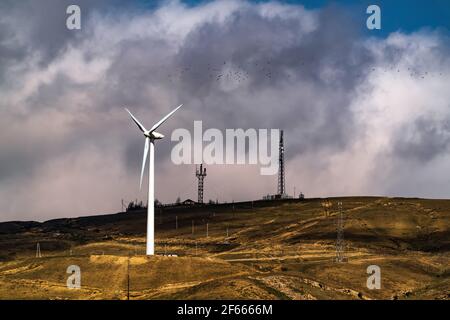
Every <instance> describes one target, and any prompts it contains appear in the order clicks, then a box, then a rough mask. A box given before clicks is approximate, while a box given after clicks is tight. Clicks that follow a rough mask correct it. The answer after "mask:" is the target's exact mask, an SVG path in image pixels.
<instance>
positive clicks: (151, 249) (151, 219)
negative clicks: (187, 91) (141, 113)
mask: <svg viewBox="0 0 450 320" xmlns="http://www.w3.org/2000/svg"><path fill="white" fill-rule="evenodd" d="M181 106H182V104H181V105H179V106H178V107H177V108H176V109H175V110H173V111H172V112H170V113H169V114H168V115H167V116H165V117H164V118H162V119H161V120H159V121H158V122H157V123H155V124H154V125H153V127H151V129H150V130H147V129H145V127H144V126H143V125H142V124H141V123H140V122H139V121H138V119H136V118H135V117H134V116H133V115H132V114H131V112H130V110H128V109H127V108H125V110H126V111H127V112H128V113H129V114H130V116H131V118H132V119H133V121H134V123H136V125H137V126H138V128H139V129H140V130H141V131H142V133H143V134H144V136H145V146H144V156H143V158H142V169H141V180H140V184H139V188H142V177H143V175H144V168H145V162H146V161H147V155H148V149H149V147H150V160H149V163H150V164H149V170H148V204H147V255H154V254H155V144H154V141H155V140H158V139H162V138H164V135H162V134H161V133H158V132H156V131H155V130H156V129H158V127H159V126H160V125H162V124H163V123H164V122H165V121H166V120H167V119H169V117H170V116H171V115H173V114H174V113H175V111H177V110H178V109H180V108H181Z"/></svg>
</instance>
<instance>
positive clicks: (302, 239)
mask: <svg viewBox="0 0 450 320" xmlns="http://www.w3.org/2000/svg"><path fill="white" fill-rule="evenodd" d="M329 200H330V201H331V202H332V203H333V206H332V207H331V210H330V214H329V215H328V216H326V215H325V212H324V209H323V207H322V206H321V203H322V201H323V200H322V199H308V200H303V201H300V200H285V201H284V200H283V201H282V200H279V201H261V202H253V203H251V202H247V203H236V204H234V205H233V204H228V205H214V206H204V207H195V208H165V209H158V211H157V212H156V217H155V227H156V252H157V253H158V254H159V255H157V256H154V257H146V256H145V255H144V253H145V227H146V214H145V212H134V213H118V214H112V215H102V216H93V217H83V218H74V219H58V220H51V221H47V222H44V223H37V222H7V223H1V224H0V259H1V260H0V298H1V299H8V298H14V299H16V298H26V299H66V298H68V299H125V298H126V297H127V279H128V276H127V274H128V264H129V274H130V298H131V299H218V298H227V299H449V298H450V272H449V267H448V266H449V265H450V263H449V262H450V254H449V250H450V200H426V199H406V198H380V197H348V198H330V199H329ZM339 201H341V202H342V203H343V205H342V212H343V214H344V217H345V229H344V240H345V250H346V252H345V255H346V257H347V261H346V262H343V263H337V262H335V256H336V249H335V243H336V221H337V217H338V210H337V202H339ZM176 217H177V218H176ZM176 221H178V228H176ZM193 224H194V232H193V229H192V225H193ZM207 225H208V236H207ZM227 230H228V237H227ZM37 242H39V244H40V247H41V251H42V255H43V257H42V258H35V251H36V244H37ZM164 254H176V255H177V257H170V256H164ZM72 264H75V265H78V266H80V268H81V272H82V288H81V289H80V290H69V289H67V288H66V279H67V277H68V274H66V268H67V266H69V265H72ZM372 264H375V265H378V266H380V268H381V274H382V287H381V289H380V290H369V289H368V288H367V287H366V280H367V276H368V275H367V273H366V268H367V266H369V265H372Z"/></svg>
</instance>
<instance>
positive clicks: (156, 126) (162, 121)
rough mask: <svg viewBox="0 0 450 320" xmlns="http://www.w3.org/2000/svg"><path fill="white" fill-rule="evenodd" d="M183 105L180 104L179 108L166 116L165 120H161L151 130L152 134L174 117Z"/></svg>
mask: <svg viewBox="0 0 450 320" xmlns="http://www.w3.org/2000/svg"><path fill="white" fill-rule="evenodd" d="M182 106H183V105H182V104H180V105H179V106H178V107H176V108H175V109H174V110H173V111H172V112H170V113H169V114H168V115H167V116H165V117H164V118H162V119H161V120H159V121H158V122H157V123H156V124H155V125H154V126H153V127H152V128H151V129H150V132H153V131H155V130H156V129H158V127H159V126H160V125H162V124H163V123H164V121H166V120H167V119H169V118H170V116H171V115H173V114H174V113H175V112H176V111H177V110H178V109H180V108H181V107H182Z"/></svg>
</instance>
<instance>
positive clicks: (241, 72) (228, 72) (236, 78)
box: [167, 60, 443, 84]
mask: <svg viewBox="0 0 450 320" xmlns="http://www.w3.org/2000/svg"><path fill="white" fill-rule="evenodd" d="M300 66H304V62H302V63H301V65H300ZM380 69H381V71H383V72H384V73H387V72H397V73H399V74H401V73H404V72H407V74H408V75H409V76H410V77H413V78H419V79H425V78H427V77H434V76H436V75H439V76H442V75H443V73H442V72H439V74H438V73H437V72H428V71H418V70H417V69H416V68H412V67H408V68H407V69H401V68H399V67H398V66H395V65H391V66H388V67H372V68H371V71H372V72H376V71H380ZM275 72H276V71H274V68H273V67H272V62H271V61H270V60H268V61H265V62H255V63H253V64H247V65H235V64H233V63H230V62H227V61H223V63H220V64H216V65H212V64H211V63H208V64H207V65H206V66H202V67H197V68H193V67H192V66H187V67H180V68H178V69H176V70H175V71H173V72H172V73H170V74H168V75H167V77H168V79H169V81H170V82H174V81H179V80H183V79H186V78H187V79H192V78H193V77H200V78H203V79H205V77H206V75H207V78H208V79H209V80H211V81H216V82H220V81H227V82H230V81H233V82H236V83H237V84H239V83H242V82H245V81H247V80H249V79H250V78H251V76H253V77H255V76H256V77H259V78H265V79H267V80H270V79H272V78H273V76H274V74H275ZM284 74H285V75H286V77H287V78H291V75H290V74H288V73H284Z"/></svg>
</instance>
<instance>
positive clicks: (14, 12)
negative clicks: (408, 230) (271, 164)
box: [0, 0, 450, 221]
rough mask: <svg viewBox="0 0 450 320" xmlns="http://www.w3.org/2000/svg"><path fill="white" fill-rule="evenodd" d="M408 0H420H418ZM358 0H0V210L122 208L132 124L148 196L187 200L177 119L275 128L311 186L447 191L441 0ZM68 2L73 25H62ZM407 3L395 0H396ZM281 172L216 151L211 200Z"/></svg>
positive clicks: (50, 212) (446, 46)
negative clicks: (146, 169)
mask: <svg viewBox="0 0 450 320" xmlns="http://www.w3.org/2000/svg"><path fill="white" fill-rule="evenodd" d="M413 2H414V1H413ZM379 3H382V5H381V9H382V30H380V31H377V30H375V31H369V30H368V29H367V28H366V24H365V21H366V19H367V17H368V15H367V14H366V12H365V9H366V7H367V5H365V6H364V5H361V3H359V4H358V5H355V4H354V3H353V2H352V1H343V2H337V3H336V2H334V3H328V2H327V1H318V2H314V3H313V2H312V1H305V2H303V3H301V2H296V1H290V2H289V3H284V2H265V1H257V2H251V1H239V0H227V1H220V0H216V1H202V2H196V1H189V2H181V1H160V2H153V1H144V2H143V1H127V2H124V1H106V0H105V1H101V0H100V1H88V0H83V1H73V0H71V1H60V0H42V1H34V0H28V1H25V0H24V1H12V0H1V1H0V96H1V98H0V221H7V220H39V221H42V220H46V219H51V218H57V217H69V216H80V215H90V214H102V213H111V212H117V211H119V210H120V208H121V199H125V200H132V199H136V198H138V199H142V200H145V199H146V195H145V188H143V190H142V191H140V190H139V171H140V165H141V159H142V151H143V150H142V149H143V142H144V141H143V136H141V135H140V134H139V132H138V131H137V129H136V127H135V126H134V124H133V123H132V122H131V121H130V119H129V117H128V115H127V114H126V113H125V111H124V109H123V107H125V106H127V107H128V108H129V109H130V110H132V111H133V112H134V113H135V115H136V116H138V118H139V119H141V120H142V122H143V123H144V124H145V125H147V126H151V125H152V124H153V123H154V122H155V121H157V120H159V119H160V118H161V117H162V116H163V115H165V114H166V113H168V112H169V111H170V110H171V109H172V108H174V107H175V106H177V105H178V104H180V103H183V104H184V107H183V108H182V109H181V110H180V111H179V112H178V113H177V114H176V115H175V116H174V117H173V118H171V119H170V121H168V122H167V123H166V124H165V125H164V127H162V128H161V130H160V131H161V132H162V133H163V134H165V135H166V137H168V138H166V139H165V140H162V141H159V142H158V143H157V147H156V148H157V150H156V158H157V159H156V197H157V198H158V199H160V200H161V201H163V202H174V201H175V199H176V198H177V197H178V196H179V197H181V198H182V199H185V198H193V199H196V180H195V176H194V170H195V166H193V165H179V166H176V165H174V164H173V163H172V161H171V159H170V152H171V149H172V148H173V146H174V145H175V144H176V143H175V142H172V141H171V140H170V135H171V132H172V131H173V130H174V129H176V128H186V129H188V130H193V122H194V120H202V121H203V127H204V128H205V129H207V128H219V129H221V130H222V129H225V128H244V129H248V128H256V129H258V128H279V129H283V130H284V131H285V140H286V159H287V168H286V171H287V174H286V175H287V189H288V192H289V193H291V194H292V193H293V191H294V187H296V190H297V194H298V192H299V191H302V192H303V193H304V194H305V195H306V196H307V197H316V196H322V197H325V196H336V195H387V196H417V197H433V198H449V197H450V174H447V173H450V87H449V84H450V54H449V53H450V37H449V35H450V34H449V22H448V21H450V10H449V7H450V6H449V5H448V3H447V2H446V1H438V0H437V1H435V2H433V3H434V5H433V7H427V6H426V3H431V2H427V1H416V2H414V3H413V4H411V1H409V2H404V1H403V2H402V1H399V4H398V6H397V7H396V8H394V7H393V6H392V5H389V4H388V3H387V2H386V1H379ZM70 4H78V5H79V6H80V8H81V17H82V29H81V30H68V29H67V28H66V19H67V17H68V15H67V14H66V8H67V6H68V5H70ZM402 5H403V8H402V7H401V6H402ZM276 181H277V177H276V176H261V175H260V174H259V166H257V165H212V166H208V176H207V177H206V180H205V183H206V191H205V198H206V199H214V200H215V199H219V200H220V201H232V200H235V201H239V200H246V199H259V198H261V197H262V195H265V194H268V193H275V192H276Z"/></svg>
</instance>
